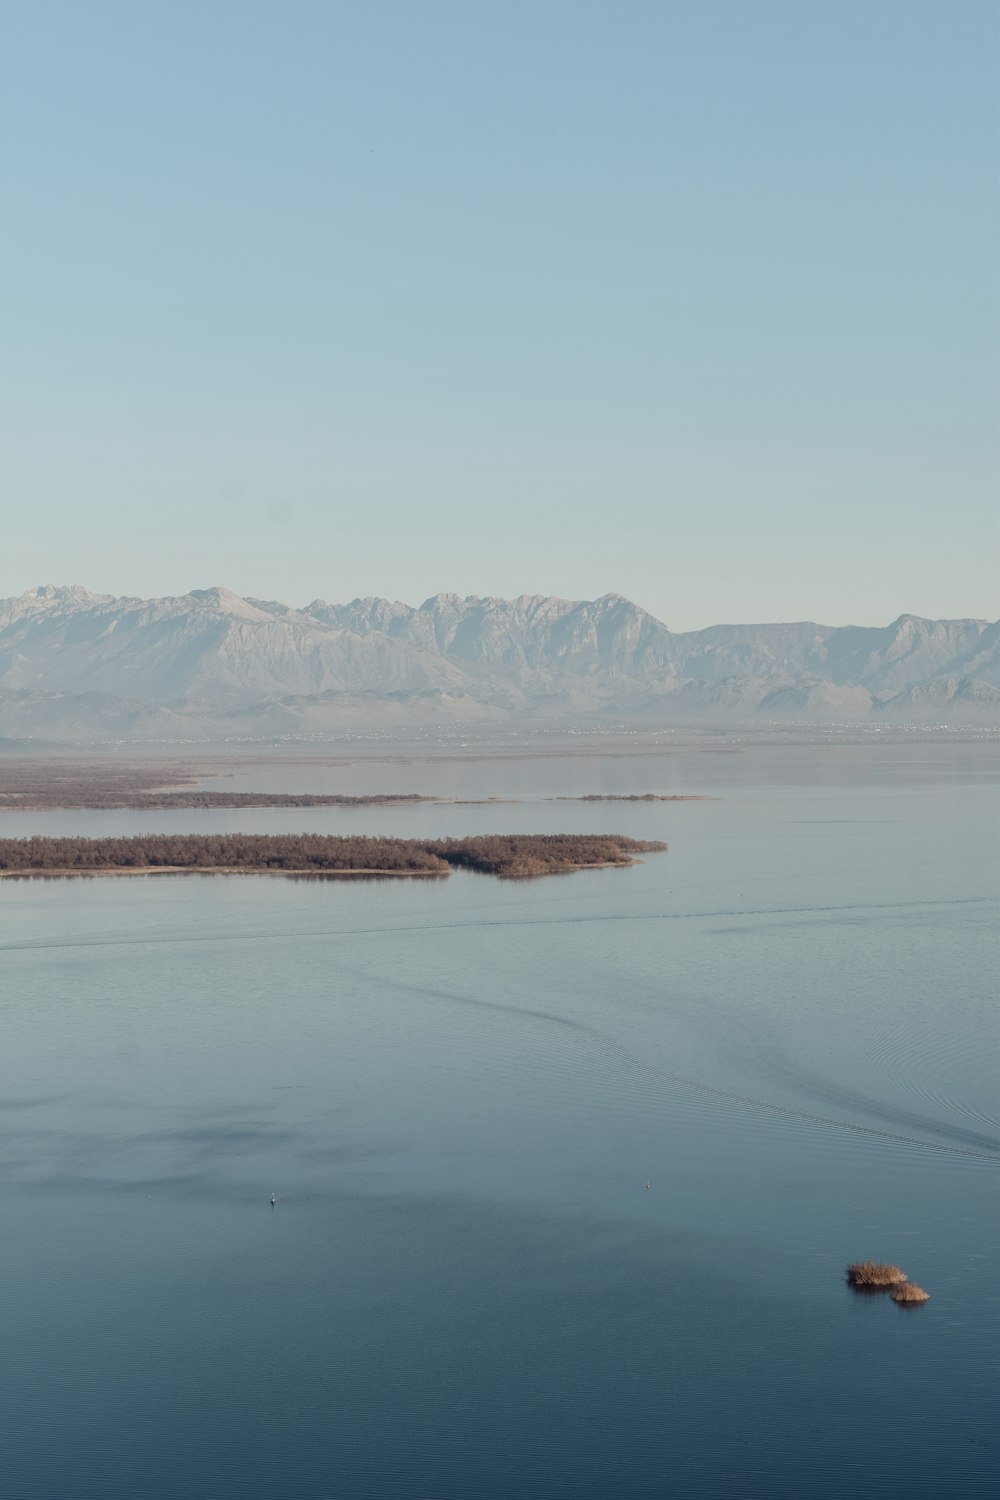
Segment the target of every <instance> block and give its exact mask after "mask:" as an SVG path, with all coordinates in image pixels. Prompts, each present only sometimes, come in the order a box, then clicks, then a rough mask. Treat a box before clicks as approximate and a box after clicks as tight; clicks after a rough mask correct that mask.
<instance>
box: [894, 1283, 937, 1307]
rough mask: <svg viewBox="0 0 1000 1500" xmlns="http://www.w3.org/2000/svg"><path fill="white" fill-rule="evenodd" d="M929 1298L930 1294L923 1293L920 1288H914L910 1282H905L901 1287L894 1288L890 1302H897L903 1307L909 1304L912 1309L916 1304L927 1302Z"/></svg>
mask: <svg viewBox="0 0 1000 1500" xmlns="http://www.w3.org/2000/svg"><path fill="white" fill-rule="evenodd" d="M929 1296H930V1293H928V1292H925V1291H924V1289H923V1287H922V1286H915V1285H914V1283H913V1282H912V1281H907V1282H905V1283H904V1284H903V1285H902V1286H898V1287H897V1288H896V1290H895V1291H894V1292H893V1294H892V1300H893V1302H899V1303H900V1304H901V1305H903V1306H905V1305H906V1304H909V1305H910V1306H911V1307H913V1306H916V1304H917V1303H918V1302H926V1301H928V1299H929Z"/></svg>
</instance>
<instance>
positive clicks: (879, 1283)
mask: <svg viewBox="0 0 1000 1500" xmlns="http://www.w3.org/2000/svg"><path fill="white" fill-rule="evenodd" d="M847 1279H848V1281H849V1282H850V1283H851V1285H852V1286H871V1287H878V1288H880V1289H881V1288H885V1287H891V1286H899V1285H901V1283H902V1282H904V1281H905V1280H906V1272H905V1271H901V1270H900V1268H899V1266H890V1265H885V1264H883V1263H882V1262H880V1261H876V1260H859V1261H856V1262H855V1263H854V1264H853V1265H850V1266H848V1268H847Z"/></svg>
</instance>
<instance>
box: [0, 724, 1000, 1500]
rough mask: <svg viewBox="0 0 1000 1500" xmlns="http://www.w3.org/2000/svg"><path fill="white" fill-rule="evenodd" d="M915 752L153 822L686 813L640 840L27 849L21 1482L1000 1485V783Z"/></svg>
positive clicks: (149, 1488)
mask: <svg viewBox="0 0 1000 1500" xmlns="http://www.w3.org/2000/svg"><path fill="white" fill-rule="evenodd" d="M885 750H886V754H885V757H884V758H883V759H879V758H878V756H877V755H874V756H873V753H872V751H871V750H870V748H868V747H864V748H858V751H857V753H856V754H853V755H852V754H851V753H850V747H848V748H847V749H846V750H838V751H837V753H836V755H835V756H834V758H833V759H831V757H830V754H829V753H826V752H824V754H820V753H819V752H818V751H817V752H815V753H813V752H810V751H808V750H802V751H800V752H797V753H796V754H795V755H791V757H790V758H789V754H788V753H787V752H784V751H769V752H768V753H766V754H762V755H758V756H757V757H756V758H755V757H753V756H751V757H745V756H744V757H742V758H741V757H739V756H731V757H728V758H727V757H723V756H721V755H720V756H717V757H714V758H712V759H711V765H708V764H707V763H699V762H698V760H697V758H689V761H688V762H687V763H685V765H684V766H683V770H684V774H685V777H686V784H684V785H678V784H677V782H676V779H675V776H676V760H675V761H671V762H670V763H669V764H668V765H666V766H665V764H664V763H662V762H654V761H650V760H646V761H645V762H639V761H633V760H627V759H626V760H623V759H619V760H617V761H612V760H600V759H595V760H593V761H592V763H591V767H590V770H589V772H587V771H586V770H585V769H581V766H582V763H581V761H580V760H579V759H578V760H574V761H572V762H563V763H562V764H561V765H560V764H559V763H558V760H555V759H553V760H546V761H545V762H543V763H539V762H534V763H532V762H529V761H519V762H516V763H515V762H512V761H498V762H495V763H492V764H491V763H484V762H481V761H479V762H476V764H475V765H472V764H471V763H469V764H468V765H463V764H462V763H461V761H457V762H449V763H448V764H447V766H445V765H444V764H443V763H442V764H437V763H436V764H434V765H433V766H428V765H423V764H421V763H419V762H415V763H411V764H406V765H405V766H402V767H400V769H399V772H398V774H399V775H400V776H405V777H406V780H407V782H408V784H409V785H410V786H412V788H413V789H415V790H418V791H419V790H434V791H439V790H441V789H442V787H441V786H440V785H437V784H434V783H436V781H437V780H440V781H441V782H447V784H448V786H449V788H450V790H451V791H452V793H453V794H456V795H460V794H462V793H463V791H466V790H467V791H470V792H471V791H472V790H475V791H476V792H477V794H478V793H480V792H483V793H485V794H499V795H513V794H514V793H515V792H516V794H517V795H518V796H519V797H520V798H521V799H522V800H521V801H519V802H518V803H517V804H516V805H513V806H491V807H447V808H433V807H421V808H419V809H385V810H373V809H369V810H364V811H360V812H356V813H350V814H345V813H337V812H330V811H327V810H321V809H310V810H291V811H287V810H286V811H282V812H277V811H276V812H273V813H268V812H258V811H255V812H253V813H252V814H251V813H246V812H243V813H229V814H221V813H216V814H212V815H210V816H209V815H205V814H193V813H189V814H180V813H169V814H165V813H162V814H155V815H150V814H144V815H141V824H142V826H143V827H144V828H151V827H160V826H163V827H180V826H191V827H225V826H228V827H242V828H275V829H277V828H303V827H317V828H327V829H330V830H331V831H333V830H334V829H336V828H344V829H347V828H351V829H352V830H356V829H359V828H370V829H371V831H397V832H401V833H403V832H406V833H413V834H420V835H424V834H428V833H434V832H442V833H445V832H447V833H453V832H473V831H486V830H494V829H499V828H511V829H514V828H516V829H521V830H524V831H534V830H536V829H538V830H544V829H547V828H560V829H570V828H572V829H577V828H579V829H589V828H599V829H605V830H611V829H620V830H621V831H622V832H626V833H632V834H636V835H638V836H650V837H664V838H666V839H667V840H669V843H670V849H669V852H668V853H666V854H657V855H651V856H649V857H648V858H647V860H646V862H645V863H644V864H643V865H641V866H638V867H636V868H634V869H632V870H627V871H617V870H609V871H599V872H588V873H585V874H578V875H574V876H570V877H565V878H558V879H549V880H547V881H544V882H538V883H531V884H517V883H504V882H498V881H495V880H490V879H486V878H483V877H477V876H472V875H467V874H466V875H463V874H455V875H452V876H451V877H450V878H449V879H448V880H447V881H443V882H435V883H433V884H424V883H405V882H399V883H389V882H379V883H365V884H345V883H340V882H338V883H324V882H291V881H282V880H276V879H271V878H267V877H233V878H222V877H181V878H169V877H160V878H155V879H150V878H137V879H115V880H87V881H83V880H77V881H31V882H10V881H7V882H3V883H2V884H0V959H2V974H3V985H2V996H0V1016H2V1043H3V1045H2V1049H0V1166H2V1173H3V1183H4V1209H5V1212H4V1244H5V1254H4V1275H3V1277H2V1278H0V1335H2V1349H3V1356H4V1357H3V1360H2V1363H0V1442H2V1448H3V1451H4V1454H5V1458H4V1465H3V1470H2V1476H3V1477H2V1486H0V1493H2V1494H3V1496H4V1500H63V1497H66V1500H77V1497H85V1496H88V1497H89V1496H94V1497H98V1496H99V1497H101V1500H119V1497H122V1500H124V1497H130V1500H131V1497H135V1496H143V1497H145V1496H149V1497H161V1496H162V1497H168V1496H169V1497H176V1496H179V1495H184V1496H190V1497H194V1500H202V1497H204V1500H209V1497H211V1500H228V1497H234V1500H235V1497H240V1500H244V1497H255V1496H261V1497H281V1500H285V1497H288V1500H318V1497H324V1500H325V1497H334V1496H337V1497H340V1496H344V1497H352V1500H353V1497H358V1500H366V1497H369V1496H370V1497H376V1496H377V1497H382V1496H385V1497H395V1496H399V1497H404V1496H405V1497H428V1500H431V1497H433V1500H439V1497H442V1500H443V1497H449V1500H450V1497H455V1500H458V1497H463V1500H465V1497H470V1500H471V1497H476V1500H479V1497H482V1500H486V1497H490V1500H493V1497H508V1496H528V1497H536V1496H537V1497H542V1496H550V1495H551V1496H559V1495H566V1496H573V1497H588V1500H589V1497H595V1500H596V1497H602V1500H603V1497H607V1496H612V1495H615V1496H626V1497H631V1496H635V1497H653V1496H657V1497H660V1496H664V1495H669V1496H671V1497H677V1496H680V1497H686V1496H692V1497H694V1496H698V1497H705V1496H719V1497H722V1496H726V1497H728V1496H735V1495H739V1496H744V1495H749V1496H760V1497H785V1496H787V1497H789V1500H791V1497H813V1496H815V1497H831V1500H832V1497H835V1496H836V1497H838V1500H839V1497H842V1496H844V1495H845V1494H852V1495H861V1496H878V1497H888V1496H893V1497H895V1496H900V1497H902V1496H906V1497H909V1500H914V1497H916V1500H921V1497H925V1496H926V1497H931V1496H935V1497H936V1496H940V1495H943V1494H948V1493H950V1492H952V1491H954V1493H955V1494H956V1495H959V1494H960V1495H962V1496H969V1495H980V1494H982V1495H985V1494H986V1493H987V1490H988V1489H989V1490H990V1491H992V1487H993V1483H994V1479H995V1474H996V1464H997V1443H996V1429H995V1426H994V1425H993V1422H992V1401H993V1393H994V1389H995V1368H994V1367H993V1366H994V1353H995V1349H996V1331H997V1312H998V1306H997V1304H998V1290H997V1289H998V1285H1000V1281H998V1276H997V1271H998V1267H997V1234H996V1230H997V1214H996V1197H995V1184H996V1168H997V1163H998V1160H1000V1144H998V1137H1000V1129H998V1118H997V1115H998V1111H997V1097H996V1095H997V1087H996V1077H997V1069H996V1061H997V1046H996V1044H997V1027H996V1016H995V989H996V980H995V975H996V956H997V951H996V898H997V797H996V788H995V782H994V779H993V776H992V774H991V773H990V770H989V765H988V762H987V761H986V760H984V758H983V756H982V753H981V750H982V747H970V748H969V749H968V752H967V753H964V752H962V749H961V747H955V746H949V747H947V748H946V749H942V750H941V752H940V753H937V752H935V751H934V749H933V747H930V748H928V747H918V748H917V749H915V750H914V751H913V752H912V753H911V754H910V755H909V758H907V756H906V755H905V754H902V752H899V751H898V750H897V749H893V748H892V747H889V746H886V747H885ZM699 770H700V771H701V772H702V773H703V774H702V775H701V776H700V778H699V775H698V773H699ZM667 771H669V772H670V774H669V776H668V775H667V774H666V772H667ZM267 774H268V775H273V776H277V777H279V779H282V784H283V785H285V786H291V785H295V784H303V783H302V781H301V778H302V777H304V776H310V777H311V778H312V781H311V786H312V787H313V788H314V789H317V790H325V789H330V790H355V789H356V785H357V780H358V779H359V778H357V777H356V778H355V784H353V785H350V786H346V787H345V786H344V785H343V783H342V781H341V782H338V783H337V784H334V785H330V783H329V780H327V782H326V784H325V785H322V784H319V783H320V782H322V780H323V778H324V777H328V776H329V773H327V772H322V771H317V770H312V771H310V772H308V773H307V772H304V771H300V772H297V773H293V772H292V771H289V770H288V768H285V769H284V770H283V771H275V772H268V773H267ZM351 774H352V775H354V772H352V773H351ZM366 774H367V775H368V777H369V781H368V783H367V784H366V785H365V786H364V787H363V788H362V789H365V790H373V789H376V788H375V787H373V786H372V784H371V781H372V779H373V778H374V780H376V781H378V780H379V779H382V781H383V786H384V787H385V789H396V788H391V787H388V786H387V785H386V784H385V780H384V778H385V776H386V767H385V766H384V765H383V766H380V767H376V768H374V769H372V768H371V767H369V768H368V769H367V771H366ZM296 776H298V777H299V781H298V782H296ZM361 779H363V778H361ZM251 782H252V778H250V777H247V778H245V779H244V780H243V782H242V783H241V784H244V785H249V784H251ZM560 786H565V787H567V788H568V789H569V790H573V791H580V790H596V791H605V790H608V789H609V788H610V789H618V790H624V789H630V790H637V791H645V790H671V791H708V792H712V793H713V794H714V795H716V796H717V798H718V800H715V801H706V802H697V803H678V804H653V805H649V804H642V805H639V806H636V805H635V804H625V803H599V804H594V803H591V804H581V803H553V802H550V801H547V800H545V799H546V797H548V796H551V795H554V793H555V791H556V790H557V789H558V788H559V787H560ZM136 816H137V815H133V814H128V813H107V814H87V813H73V814H69V813H67V814H60V815H52V814H49V815H46V817H45V818H42V817H40V816H37V815H34V816H33V815H29V814H19V815H16V817H17V820H19V822H20V826H17V827H16V828H15V817H14V815H11V816H10V818H9V819H4V831H10V832H15V831H17V832H24V831H29V830H28V829H27V828H26V827H25V826H24V825H25V823H26V822H30V823H31V825H32V826H33V827H34V829H35V830H36V831H39V832H41V831H49V830H50V829H51V830H53V831H54V829H55V827H56V826H57V827H58V829H59V831H65V832H72V831H78V830H79V831H84V830H85V831H88V832H95V833H96V832H100V831H104V830H105V829H106V830H107V831H109V832H110V831H118V830H126V829H130V828H133V827H134V823H133V821H132V820H133V819H134V818H135V817H136ZM185 820H186V821H185ZM647 1181H648V1182H649V1183H650V1187H649V1189H648V1190H647V1188H646V1186H645V1184H646V1182H647ZM272 1192H274V1193H276V1194H277V1198H278V1202H277V1204H276V1206H275V1207H274V1208H273V1209H272V1208H271V1206H270V1204H269V1201H268V1200H269V1198H270V1195H271V1193H272ZM867 1257H871V1258H876V1259H888V1260H893V1261H896V1262H898V1263H900V1264H901V1265H903V1266H904V1268H905V1269H906V1270H907V1271H908V1272H909V1274H910V1275H911V1277H912V1278H913V1279H914V1280H916V1281H918V1282H919V1283H920V1284H921V1285H922V1286H924V1287H925V1288H926V1289H927V1290H928V1291H929V1292H930V1293H931V1300H930V1301H929V1302H928V1303H927V1304H925V1305H924V1306H922V1307H918V1308H913V1309H903V1308H899V1307H896V1306H895V1305H894V1304H892V1303H891V1302H890V1301H889V1300H888V1299H886V1298H883V1297H875V1298H871V1297H869V1298H859V1297H857V1296H856V1295H854V1294H853V1293H852V1292H851V1291H850V1290H849V1289H848V1288H847V1287H846V1285H845V1283H844V1277H843V1270H844V1266H845V1265H846V1263H847V1262H848V1261H850V1260H854V1259H860V1258H867Z"/></svg>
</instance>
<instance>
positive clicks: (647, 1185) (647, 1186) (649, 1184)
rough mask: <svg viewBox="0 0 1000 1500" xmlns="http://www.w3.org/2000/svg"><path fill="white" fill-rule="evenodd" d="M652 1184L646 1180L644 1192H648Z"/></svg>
mask: <svg viewBox="0 0 1000 1500" xmlns="http://www.w3.org/2000/svg"><path fill="white" fill-rule="evenodd" d="M652 1186H653V1184H652V1183H651V1182H647V1183H646V1192H647V1193H648V1192H649V1190H650V1188H651V1187H652Z"/></svg>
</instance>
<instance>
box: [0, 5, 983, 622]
mask: <svg viewBox="0 0 1000 1500" xmlns="http://www.w3.org/2000/svg"><path fill="white" fill-rule="evenodd" d="M0 19H2V23H3V27H2V30H3V47H2V52H0V183H2V192H3V204H4V210H5V212H4V230H3V234H2V235H0V327H2V329H3V353H4V358H3V360H2V373H0V486H2V488H0V507H2V515H0V520H2V523H3V524H2V529H0V538H2V543H3V545H2V547H0V595H3V596H6V595H10V594H17V593H20V592H21V591H22V590H24V589H27V588H29V587H34V586H35V585H37V584H40V583H43V582H52V583H83V584H85V585H86V586H87V587H89V588H92V589H95V590H97V591H100V592H107V593H112V594H133V595H134V594H139V595H143V596H152V595H159V594H177V593H185V592H186V591H187V590H189V589H192V588H200V587H207V586H209V585H211V584H222V585H224V586H226V587H228V588H231V589H233V590H235V591H236V592H237V593H241V594H250V595H252V596H255V597H257V598H262V599H278V600H282V601H283V602H286V603H290V604H303V603H305V602H306V601H308V600H311V599H314V598H317V597H322V598H326V599H328V600H331V601H343V600H347V599H351V598H354V597H357V596H364V595H368V594H376V595H385V596H388V597H390V598H400V599H403V600H405V601H407V602H408V603H420V602H421V600H423V599H424V598H426V597H427V596H428V595H430V594H432V593H435V592H438V591H440V590H446V591H453V592H456V593H459V594H463V595H467V594H485V595H500V596H504V597H510V596H513V595H517V594H521V593H529V594H533V593H540V594H550V593H551V594H559V595H564V596H568V597H572V598H593V597H596V596H598V595H600V594H604V593H607V592H617V593H621V594H624V595H626V596H627V597H629V598H632V599H634V600H635V601H636V602H637V603H639V604H641V605H643V606H644V607H645V608H647V609H649V610H650V611H651V612H652V613H653V614H655V615H657V616H658V617H659V618H660V619H662V620H664V621H665V622H666V623H667V624H668V625H669V626H670V627H671V628H672V629H675V630H688V629H697V628H700V627H702V626H706V625H709V624H714V623H717V622H721V621H741V622H742V621H746V622H751V621H774V620H801V619H814V620H820V621H822V622H824V623H828V624H846V623H857V624H882V623H887V622H888V621H889V620H892V619H893V618H895V617H896V616H897V615H899V614H900V613H903V612H910V613H914V614H922V615H928V616H932V617H960V616H989V617H991V618H992V617H993V616H995V615H996V614H997V613H998V612H1000V601H998V597H997V596H998V568H1000V564H998V527H1000V520H998V423H997V410H998V397H1000V382H998V317H997V312H998V309H997V275H996V265H997V256H998V249H1000V242H998V201H997V196H998V195H997V167H998V161H997V93H998V89H997V69H996V56H997V26H998V12H997V9H996V7H995V4H994V0H937V3H933V4H928V3H925V0H899V3H897V0H837V3H836V4H831V3H829V0H753V3H749V4H747V3H742V0H649V3H647V0H599V3H593V0H419V3H415V0H363V3H362V0H352V3H338V0H281V3H275V0H269V3H266V4H264V3H259V0H142V3H141V4H136V3H135V0H121V3H108V0H88V3H87V4H85V5H84V4H81V3H79V0H68V3H65V0H55V3H53V0H0Z"/></svg>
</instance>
